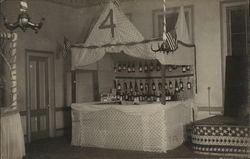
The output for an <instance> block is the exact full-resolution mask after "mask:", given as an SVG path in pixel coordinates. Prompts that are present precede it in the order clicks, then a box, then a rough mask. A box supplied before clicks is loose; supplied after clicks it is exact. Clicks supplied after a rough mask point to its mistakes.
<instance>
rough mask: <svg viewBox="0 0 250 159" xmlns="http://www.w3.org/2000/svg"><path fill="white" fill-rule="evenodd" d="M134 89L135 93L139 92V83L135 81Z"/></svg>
mask: <svg viewBox="0 0 250 159" xmlns="http://www.w3.org/2000/svg"><path fill="white" fill-rule="evenodd" d="M134 87H135V89H134V91H135V92H138V85H137V81H136V80H135V86H134Z"/></svg>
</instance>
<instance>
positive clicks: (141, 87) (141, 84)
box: [140, 81, 143, 92]
mask: <svg viewBox="0 0 250 159" xmlns="http://www.w3.org/2000/svg"><path fill="white" fill-rule="evenodd" d="M140 90H141V92H143V83H142V81H140Z"/></svg>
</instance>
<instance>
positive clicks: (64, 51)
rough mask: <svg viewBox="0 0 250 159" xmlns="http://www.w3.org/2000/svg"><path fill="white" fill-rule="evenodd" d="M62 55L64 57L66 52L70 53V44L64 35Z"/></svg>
mask: <svg viewBox="0 0 250 159" xmlns="http://www.w3.org/2000/svg"><path fill="white" fill-rule="evenodd" d="M63 43H64V45H63V57H66V56H67V55H68V54H70V53H71V44H70V41H69V39H67V38H66V37H64V40H63Z"/></svg>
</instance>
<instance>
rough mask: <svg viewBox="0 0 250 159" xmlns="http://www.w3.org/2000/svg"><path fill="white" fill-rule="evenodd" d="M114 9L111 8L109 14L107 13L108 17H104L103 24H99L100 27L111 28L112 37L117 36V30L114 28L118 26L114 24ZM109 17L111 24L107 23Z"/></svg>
mask: <svg viewBox="0 0 250 159" xmlns="http://www.w3.org/2000/svg"><path fill="white" fill-rule="evenodd" d="M113 17H114V16H113V9H110V11H109V14H108V15H107V17H106V18H105V19H104V21H103V22H102V23H101V25H100V26H99V29H108V28H110V29H111V34H112V38H113V37H115V32H114V28H115V27H116V25H115V24H114V19H113ZM108 19H109V24H107V21H108Z"/></svg>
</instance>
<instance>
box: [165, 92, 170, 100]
mask: <svg viewBox="0 0 250 159" xmlns="http://www.w3.org/2000/svg"><path fill="white" fill-rule="evenodd" d="M165 98H166V101H170V93H169V90H168V89H167V90H166V92H165Z"/></svg>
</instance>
